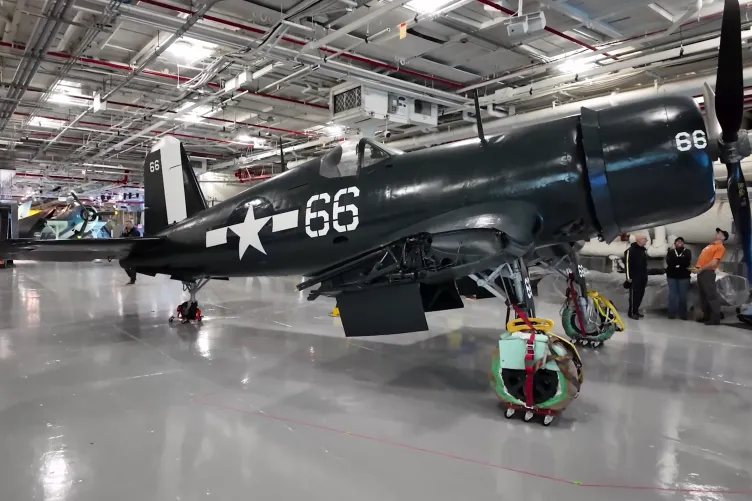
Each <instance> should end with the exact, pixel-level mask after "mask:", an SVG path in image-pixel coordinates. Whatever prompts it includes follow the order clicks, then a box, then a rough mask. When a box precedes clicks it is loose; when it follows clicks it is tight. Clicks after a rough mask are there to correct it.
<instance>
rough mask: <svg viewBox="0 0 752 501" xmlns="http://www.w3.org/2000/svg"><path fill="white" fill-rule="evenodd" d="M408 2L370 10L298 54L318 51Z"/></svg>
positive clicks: (406, 0) (312, 43) (305, 46)
mask: <svg viewBox="0 0 752 501" xmlns="http://www.w3.org/2000/svg"><path fill="white" fill-rule="evenodd" d="M409 1H410V0H396V1H394V2H391V3H387V4H384V5H382V6H381V7H380V8H378V9H372V10H371V11H370V12H368V13H367V14H364V15H362V16H357V17H356V18H355V19H353V20H352V21H351V22H349V23H347V24H346V25H344V26H343V27H341V28H339V29H337V30H335V31H333V32H331V33H329V34H327V35H326V36H324V37H322V38H319V39H318V40H315V41H313V42H308V43H307V44H305V45H304V46H303V48H302V49H300V53H301V54H302V53H305V52H309V51H313V50H316V49H319V48H321V47H323V46H325V45H327V44H329V43H331V42H333V41H335V40H337V39H338V38H339V37H341V36H343V35H347V34H348V33H350V32H351V31H354V30H357V29H358V28H360V27H361V26H363V25H365V24H368V23H370V22H371V21H373V20H375V19H377V18H378V17H381V16H383V15H384V14H386V13H388V12H390V11H393V10H394V9H397V8H399V7H402V6H403V5H405V4H406V3H407V2H409ZM372 7H373V6H369V7H368V8H369V9H370V8H372Z"/></svg>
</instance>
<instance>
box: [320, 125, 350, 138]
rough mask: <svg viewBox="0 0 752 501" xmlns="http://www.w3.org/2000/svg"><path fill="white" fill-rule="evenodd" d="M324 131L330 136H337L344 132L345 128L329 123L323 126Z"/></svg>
mask: <svg viewBox="0 0 752 501" xmlns="http://www.w3.org/2000/svg"><path fill="white" fill-rule="evenodd" d="M324 132H325V133H327V134H328V135H330V136H339V135H341V134H342V133H343V132H345V128H344V127H342V126H341V125H337V124H329V125H327V126H326V127H324Z"/></svg>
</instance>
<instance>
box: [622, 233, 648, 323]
mask: <svg viewBox="0 0 752 501" xmlns="http://www.w3.org/2000/svg"><path fill="white" fill-rule="evenodd" d="M647 242H648V238H647V237H646V236H645V235H637V236H636V237H635V241H634V242H633V243H632V245H630V246H629V249H627V252H626V253H625V254H624V263H625V264H626V267H627V284H628V285H629V312H628V314H629V318H631V319H634V320H639V319H640V318H642V317H644V316H645V315H643V314H642V313H640V305H641V304H642V298H643V297H644V296H645V288H646V287H647V286H648V251H647V249H646V248H645V244H646V243H647Z"/></svg>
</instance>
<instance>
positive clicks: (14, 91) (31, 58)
mask: <svg viewBox="0 0 752 501" xmlns="http://www.w3.org/2000/svg"><path fill="white" fill-rule="evenodd" d="M72 4H73V0H53V3H52V6H51V7H50V8H49V9H47V10H45V12H44V19H43V20H41V23H42V27H41V28H40V29H34V30H33V32H32V35H31V39H30V42H29V47H28V49H27V50H26V54H25V56H28V57H24V58H23V59H21V62H20V63H19V64H18V67H17V68H16V73H15V75H14V76H13V81H12V82H11V84H10V89H9V91H8V94H7V96H6V97H7V98H8V101H6V102H4V103H3V105H2V107H0V133H2V131H3V130H5V127H6V126H7V125H8V121H9V120H10V117H11V116H12V115H13V112H14V111H16V109H17V108H18V103H19V102H20V101H21V98H22V97H23V95H24V93H25V92H26V89H27V88H28V87H29V85H31V81H32V79H33V78H34V75H35V74H36V72H37V69H38V68H39V65H40V64H41V63H42V56H43V55H44V54H45V53H46V52H47V51H48V50H49V48H50V45H52V42H53V40H54V39H55V36H56V35H57V30H58V29H59V27H60V25H61V23H62V19H63V18H64V17H65V16H66V14H67V13H68V10H70V7H71V5H72ZM38 27H39V24H37V28H38Z"/></svg>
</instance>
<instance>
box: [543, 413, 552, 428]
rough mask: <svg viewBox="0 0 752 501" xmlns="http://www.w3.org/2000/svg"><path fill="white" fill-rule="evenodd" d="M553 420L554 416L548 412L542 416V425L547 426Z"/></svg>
mask: <svg viewBox="0 0 752 501" xmlns="http://www.w3.org/2000/svg"><path fill="white" fill-rule="evenodd" d="M553 422H554V416H553V415H551V414H549V415H547V416H545V417H544V418H543V426H549V425H550V424H551V423H553Z"/></svg>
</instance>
